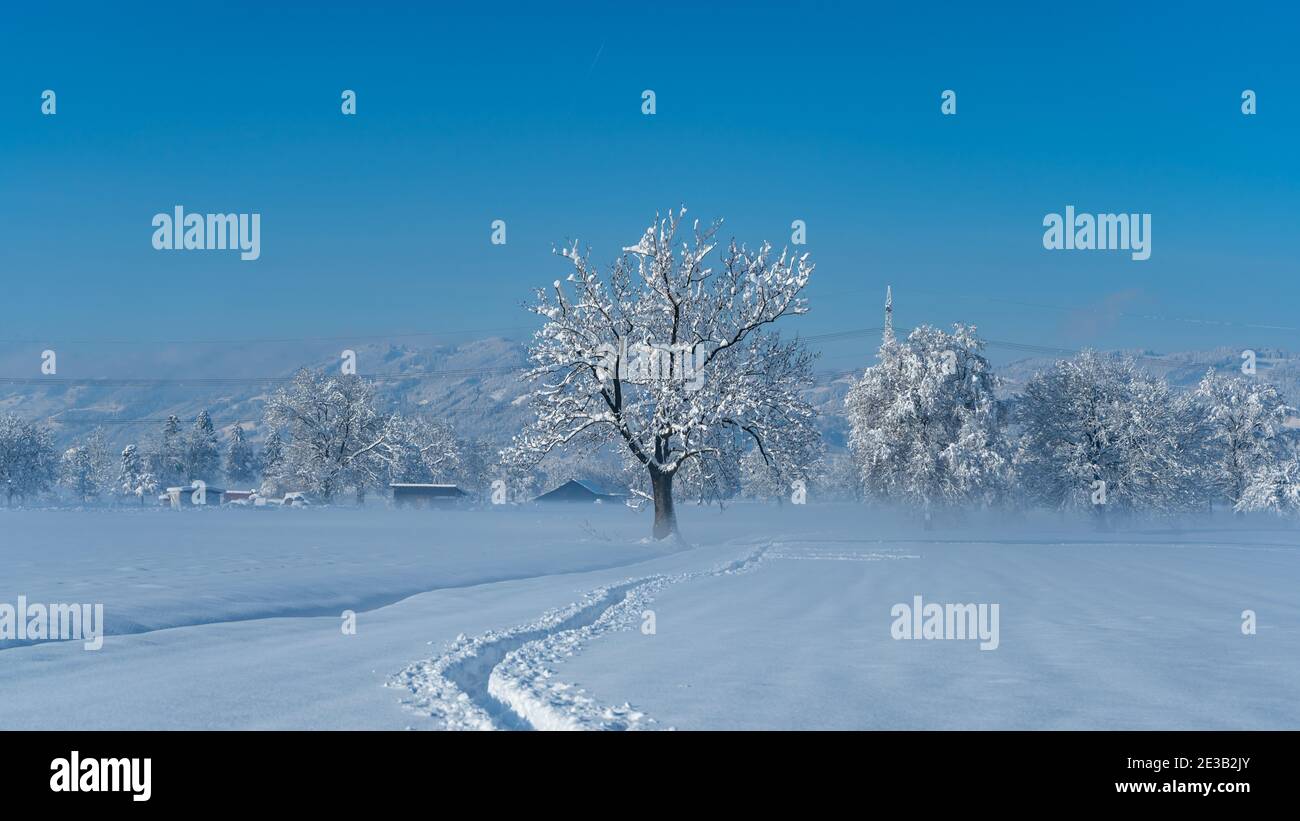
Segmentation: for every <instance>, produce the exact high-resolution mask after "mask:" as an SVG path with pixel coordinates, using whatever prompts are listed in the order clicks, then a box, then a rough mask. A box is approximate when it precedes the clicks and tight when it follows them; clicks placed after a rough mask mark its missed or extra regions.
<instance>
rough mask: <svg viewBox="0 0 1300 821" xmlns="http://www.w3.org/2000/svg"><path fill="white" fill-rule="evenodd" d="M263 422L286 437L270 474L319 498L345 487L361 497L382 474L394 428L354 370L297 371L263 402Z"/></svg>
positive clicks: (330, 497)
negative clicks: (325, 372) (280, 453)
mask: <svg viewBox="0 0 1300 821" xmlns="http://www.w3.org/2000/svg"><path fill="white" fill-rule="evenodd" d="M266 423H267V424H268V425H269V426H270V427H271V428H272V430H278V431H284V432H285V433H287V435H288V439H287V441H286V442H285V443H284V445H283V450H282V453H283V455H282V458H281V459H280V462H279V464H278V465H277V466H276V467H275V473H274V475H273V478H275V479H278V480H279V481H280V482H282V483H285V484H292V485H294V486H296V487H298V488H301V489H305V490H309V491H312V492H314V493H317V494H319V496H320V497H321V499H322V501H325V502H329V501H332V500H333V499H334V497H335V495H337V494H338V493H341V492H343V491H344V490H347V489H351V490H353V491H354V492H355V493H356V495H357V500H358V501H361V500H363V499H364V498H365V493H366V491H367V490H368V489H370V488H372V487H376V486H377V485H378V484H380V483H381V482H382V481H383V477H384V476H385V475H386V470H387V467H388V462H387V461H386V459H385V458H384V457H385V451H386V448H387V447H388V446H389V445H390V444H391V441H390V438H391V437H392V436H393V434H394V429H393V428H392V427H391V426H390V425H389V416H388V415H387V414H384V413H381V412H380V411H379V409H378V407H377V404H376V401H375V396H374V391H373V390H372V389H371V387H370V384H369V383H367V382H366V381H364V380H363V379H361V377H359V376H356V375H355V374H349V375H342V374H340V375H327V374H316V373H313V372H312V371H309V370H307V369H303V370H300V371H298V373H297V374H295V375H294V378H293V380H292V381H291V382H290V383H289V385H287V386H286V387H283V388H280V389H279V390H278V391H276V392H275V393H274V394H273V395H272V396H271V397H270V399H268V400H267V403H266Z"/></svg>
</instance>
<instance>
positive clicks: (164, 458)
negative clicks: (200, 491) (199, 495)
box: [150, 414, 189, 487]
mask: <svg viewBox="0 0 1300 821" xmlns="http://www.w3.org/2000/svg"><path fill="white" fill-rule="evenodd" d="M151 457H152V458H151V460H150V461H151V462H152V465H151V467H150V470H151V471H152V472H153V473H154V475H156V476H157V477H158V481H159V482H160V483H161V484H162V486H163V487H177V486H180V485H182V484H184V483H186V482H188V481H189V477H188V476H187V475H186V473H187V470H186V465H185V436H184V434H183V433H182V431H181V420H180V417H178V416H176V414H170V415H168V417H167V421H166V422H164V423H163V429H162V434H161V436H160V437H159V439H158V444H157V447H156V448H154V450H153V452H152V454H151Z"/></svg>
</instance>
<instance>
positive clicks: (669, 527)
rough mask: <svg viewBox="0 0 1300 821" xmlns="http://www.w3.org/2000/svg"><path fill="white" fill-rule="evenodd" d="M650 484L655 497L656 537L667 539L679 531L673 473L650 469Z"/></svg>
mask: <svg viewBox="0 0 1300 821" xmlns="http://www.w3.org/2000/svg"><path fill="white" fill-rule="evenodd" d="M650 486H651V487H652V488H653V489H654V497H655V528H654V537H655V539H666V538H668V537H669V536H672V535H673V534H675V533H676V532H677V513H676V512H674V511H673V474H671V473H664V472H662V471H658V470H655V469H654V468H651V469H650Z"/></svg>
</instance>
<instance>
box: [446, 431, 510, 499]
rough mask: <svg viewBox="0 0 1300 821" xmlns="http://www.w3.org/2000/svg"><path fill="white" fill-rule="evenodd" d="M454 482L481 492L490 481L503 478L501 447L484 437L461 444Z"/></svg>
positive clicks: (490, 483)
mask: <svg viewBox="0 0 1300 821" xmlns="http://www.w3.org/2000/svg"><path fill="white" fill-rule="evenodd" d="M455 476H456V482H457V484H459V485H460V487H461V488H462V489H463V490H467V491H471V492H474V493H478V494H482V493H484V492H486V491H488V490H489V489H490V488H491V486H492V482H493V481H494V480H496V479H504V478H505V470H504V469H503V468H502V467H501V449H500V448H499V447H498V446H496V445H495V444H493V443H492V442H489V441H488V440H486V439H474V440H472V441H470V442H467V443H465V444H463V445H462V447H461V453H460V464H459V466H458V467H457V468H456V472H455Z"/></svg>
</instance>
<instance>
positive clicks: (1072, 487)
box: [1017, 351, 1204, 516]
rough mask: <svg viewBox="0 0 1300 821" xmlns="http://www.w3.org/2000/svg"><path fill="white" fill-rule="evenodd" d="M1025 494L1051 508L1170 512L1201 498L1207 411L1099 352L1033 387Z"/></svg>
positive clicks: (1026, 424) (1129, 363)
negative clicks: (1202, 413)
mask: <svg viewBox="0 0 1300 821" xmlns="http://www.w3.org/2000/svg"><path fill="white" fill-rule="evenodd" d="M1017 417H1018V421H1019V423H1020V425H1021V427H1022V431H1023V436H1022V439H1021V441H1020V446H1019V453H1018V461H1019V462H1020V468H1021V489H1022V492H1024V493H1026V494H1029V495H1030V496H1031V497H1032V498H1034V499H1035V500H1036V501H1039V502H1041V503H1044V504H1046V505H1048V506H1050V507H1057V508H1068V507H1091V508H1092V509H1093V510H1094V511H1095V512H1096V513H1097V514H1098V515H1100V516H1104V515H1105V512H1106V511H1107V510H1111V509H1113V510H1119V511H1148V512H1156V513H1168V512H1174V511H1179V510H1187V509H1191V508H1193V507H1195V506H1196V505H1197V504H1198V502H1199V501H1200V499H1199V498H1198V493H1197V487H1196V478H1197V476H1198V473H1199V461H1200V459H1201V455H1200V453H1199V447H1200V440H1201V439H1202V438H1203V436H1204V428H1203V426H1202V424H1201V418H1200V414H1199V413H1198V409H1197V407H1196V405H1195V403H1194V402H1193V401H1192V399H1191V397H1189V396H1187V395H1179V394H1175V393H1174V392H1173V391H1172V390H1171V389H1170V387H1169V385H1168V384H1167V383H1166V382H1164V380H1161V379H1156V378H1153V377H1150V376H1147V375H1145V374H1142V373H1141V372H1139V371H1138V370H1137V367H1136V365H1135V364H1134V363H1133V360H1131V359H1116V358H1112V357H1103V356H1099V355H1097V354H1095V353H1093V352H1091V351H1087V352H1084V353H1083V354H1081V355H1079V356H1077V357H1075V358H1074V359H1070V360H1063V361H1060V362H1057V363H1056V365H1055V366H1054V367H1053V368H1052V369H1051V370H1049V371H1047V372H1046V373H1042V374H1037V375H1035V376H1034V377H1033V378H1032V379H1030V380H1029V383H1028V384H1027V385H1026V386H1025V391H1024V395H1023V397H1022V401H1021V403H1020V405H1019V408H1018V411H1017Z"/></svg>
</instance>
